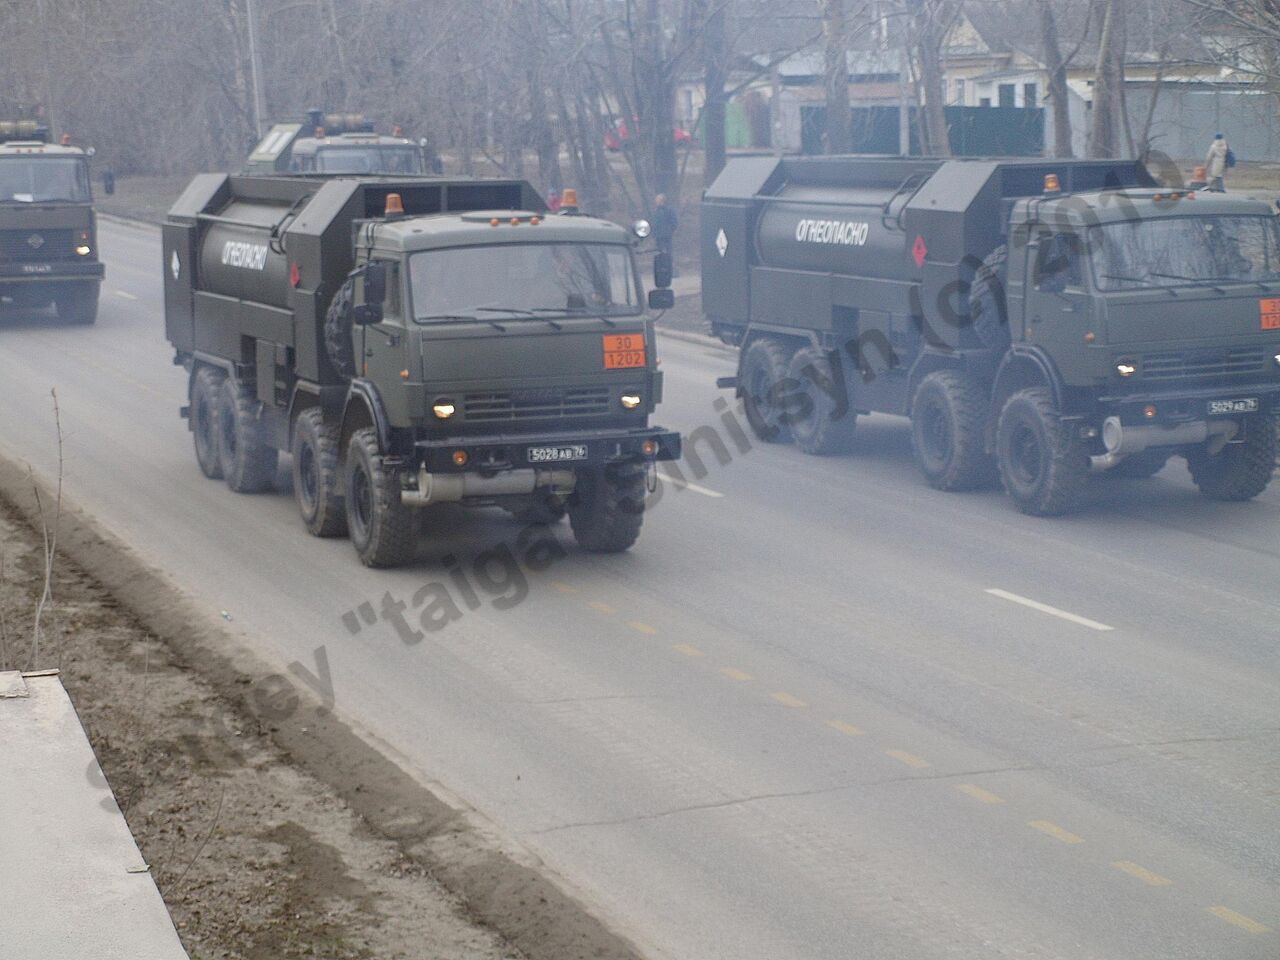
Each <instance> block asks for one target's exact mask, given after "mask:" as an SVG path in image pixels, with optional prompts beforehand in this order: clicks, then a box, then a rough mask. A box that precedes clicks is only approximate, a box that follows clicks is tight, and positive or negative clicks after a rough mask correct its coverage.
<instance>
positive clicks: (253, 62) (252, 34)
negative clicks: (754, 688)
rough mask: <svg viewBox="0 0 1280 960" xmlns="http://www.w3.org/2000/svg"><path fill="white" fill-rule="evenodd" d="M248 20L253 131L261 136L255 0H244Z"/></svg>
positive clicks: (260, 86)
mask: <svg viewBox="0 0 1280 960" xmlns="http://www.w3.org/2000/svg"><path fill="white" fill-rule="evenodd" d="M245 19H247V20H248V21H249V85H250V86H251V87H252V88H253V132H254V134H256V135H257V136H259V137H260V136H262V62H261V61H260V60H259V59H258V12H257V7H256V5H255V0H245Z"/></svg>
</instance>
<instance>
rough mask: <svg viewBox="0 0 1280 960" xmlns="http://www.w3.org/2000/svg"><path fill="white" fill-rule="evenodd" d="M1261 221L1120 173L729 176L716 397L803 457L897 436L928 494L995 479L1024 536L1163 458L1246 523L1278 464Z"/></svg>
mask: <svg viewBox="0 0 1280 960" xmlns="http://www.w3.org/2000/svg"><path fill="white" fill-rule="evenodd" d="M1274 214H1275V211H1274V210H1273V209H1271V207H1270V205H1269V204H1267V203H1263V202H1261V201H1258V200H1253V199H1249V198H1246V197H1241V196H1234V195H1227V194H1213V193H1203V192H1191V191H1187V190H1184V189H1176V188H1175V189H1170V188H1162V187H1160V186H1159V185H1157V183H1156V182H1155V180H1154V179H1153V178H1152V176H1151V175H1150V173H1149V172H1148V171H1147V170H1146V169H1145V168H1144V167H1143V166H1142V165H1141V164H1138V163H1134V162H1128V161H1044V160H1036V161H998V160H936V159H897V158H885V159H876V158H856V157H824V158H794V159H775V158H759V157H752V158H740V159H735V160H731V161H730V163H729V165H728V166H727V167H726V169H725V171H724V172H723V174H721V176H720V177H719V179H717V180H716V182H715V183H714V184H713V185H712V186H711V188H710V189H709V190H708V191H707V194H706V197H705V201H704V203H703V208H702V237H701V243H702V264H703V268H702V280H703V285H702V297H703V304H704V308H705V311H706V313H707V316H708V319H709V321H710V325H711V329H712V332H713V333H715V334H717V335H718V336H719V337H721V338H722V339H723V340H725V341H726V342H728V343H731V344H734V345H736V346H738V347H739V363H738V374H737V376H736V377H732V378H726V379H725V381H724V382H723V383H722V386H733V387H736V389H737V391H738V394H739V396H741V397H742V398H743V401H744V405H745V407H746V413H747V416H748V419H749V420H750V423H751V425H752V427H753V429H754V430H755V432H756V434H757V436H759V437H761V438H763V439H765V440H771V441H787V440H793V441H794V442H795V443H796V444H797V445H798V446H800V447H801V448H802V449H803V450H805V451H806V452H809V453H830V452H835V451H838V450H843V449H847V448H848V447H849V444H850V441H851V440H852V437H853V431H854V425H855V423H856V421H857V418H858V416H859V415H860V414H864V413H873V412H875V413H888V414H897V415H902V416H906V417H909V418H910V419H911V431H912V445H913V449H914V454H915V459H916V462H917V464H918V466H919V468H920V469H921V471H922V472H923V474H924V476H925V478H926V480H927V481H928V482H929V483H930V484H932V485H933V486H935V487H937V488H939V489H943V490H959V489H965V488H972V487H977V486H980V485H983V484H985V483H987V482H994V480H995V479H996V477H997V476H998V477H999V479H1000V480H1001V481H1002V482H1003V485H1004V488H1005V490H1006V491H1007V492H1008V493H1009V495H1010V496H1011V497H1012V499H1013V500H1014V502H1015V503H1016V504H1017V505H1018V507H1019V508H1020V509H1022V510H1023V511H1024V512H1026V513H1031V514H1037V515H1050V514H1059V513H1064V512H1066V511H1068V510H1070V509H1071V508H1073V507H1074V506H1076V505H1077V504H1078V503H1079V501H1080V498H1081V494H1082V492H1083V491H1084V490H1085V487H1086V483H1087V481H1088V479H1089V477H1090V475H1091V474H1095V473H1108V472H1109V473H1111V474H1112V475H1119V476H1130V477H1145V476H1149V475H1153V474H1154V473H1156V472H1157V471H1159V470H1160V469H1161V468H1162V467H1163V466H1164V465H1165V464H1166V463H1167V462H1168V460H1169V459H1170V458H1171V457H1172V456H1174V455H1179V456H1182V457H1184V458H1185V459H1186V462H1187V465H1188V466H1189V468H1190V471H1191V476H1192V478H1193V480H1194V481H1195V483H1196V484H1197V485H1198V486H1199V488H1200V490H1201V491H1202V492H1203V493H1205V494H1206V495H1208V496H1209V497H1212V498H1215V499H1220V500H1246V499H1249V498H1252V497H1254V496H1257V495H1258V494H1259V493H1261V492H1262V491H1263V490H1264V489H1265V488H1266V487H1267V485H1268V483H1269V482H1270V480H1271V477H1272V473H1273V469H1274V466H1275V462H1276V431H1277V427H1276V419H1275V416H1274V415H1275V413H1277V412H1280V219H1277V217H1276V216H1275V215H1274Z"/></svg>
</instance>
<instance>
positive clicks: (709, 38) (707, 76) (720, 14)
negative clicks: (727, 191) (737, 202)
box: [702, 0, 729, 186]
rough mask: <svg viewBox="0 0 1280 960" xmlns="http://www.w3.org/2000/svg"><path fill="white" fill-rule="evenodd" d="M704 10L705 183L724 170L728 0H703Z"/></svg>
mask: <svg viewBox="0 0 1280 960" xmlns="http://www.w3.org/2000/svg"><path fill="white" fill-rule="evenodd" d="M707 2H708V3H709V4H710V9H708V10H707V12H706V16H705V19H704V20H703V28H702V49H703V73H702V77H703V103H704V105H703V108H702V146H703V158H704V169H703V175H702V180H703V183H704V184H705V185H706V186H710V185H711V182H712V181H713V180H715V178H716V177H718V176H719V175H720V171H721V170H723V169H724V163H725V153H726V143H725V109H726V105H727V104H726V97H725V89H724V85H725V80H726V79H727V74H728V66H729V51H728V44H727V40H726V37H725V6H726V4H727V3H728V0H707Z"/></svg>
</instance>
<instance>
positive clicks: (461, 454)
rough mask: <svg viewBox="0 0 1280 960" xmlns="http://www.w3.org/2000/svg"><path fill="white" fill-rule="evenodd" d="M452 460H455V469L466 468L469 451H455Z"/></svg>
mask: <svg viewBox="0 0 1280 960" xmlns="http://www.w3.org/2000/svg"><path fill="white" fill-rule="evenodd" d="M452 459H453V465H454V466H455V467H465V466H466V465H467V451H465V450H455V451H453V457H452Z"/></svg>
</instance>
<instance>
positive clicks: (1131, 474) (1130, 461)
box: [1103, 450, 1172, 480]
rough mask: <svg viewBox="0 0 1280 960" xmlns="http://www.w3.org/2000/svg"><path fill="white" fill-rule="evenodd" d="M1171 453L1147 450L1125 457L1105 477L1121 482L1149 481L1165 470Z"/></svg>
mask: <svg viewBox="0 0 1280 960" xmlns="http://www.w3.org/2000/svg"><path fill="white" fill-rule="evenodd" d="M1171 456H1172V454H1171V453H1167V452H1165V451H1163V450H1146V451H1143V452H1142V453H1135V454H1134V455H1133V456H1131V457H1125V458H1124V459H1123V460H1121V461H1120V462H1119V463H1117V464H1116V465H1115V466H1114V467H1112V468H1111V469H1110V470H1108V471H1107V472H1106V473H1104V474H1103V476H1104V477H1112V476H1114V477H1116V478H1117V479H1119V480H1147V479H1149V478H1151V477H1154V476H1155V475H1156V474H1157V473H1159V472H1160V471H1161V470H1163V469H1164V465H1165V464H1166V463H1168V462H1169V458H1170V457H1171Z"/></svg>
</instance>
